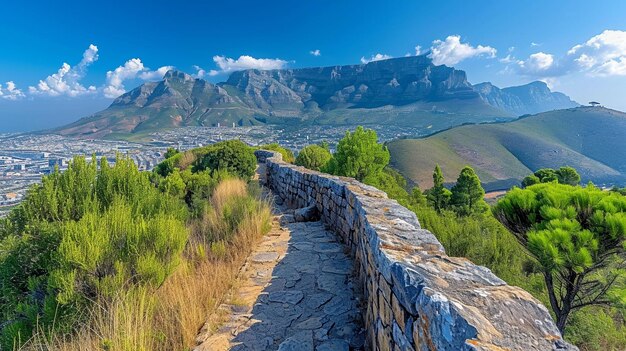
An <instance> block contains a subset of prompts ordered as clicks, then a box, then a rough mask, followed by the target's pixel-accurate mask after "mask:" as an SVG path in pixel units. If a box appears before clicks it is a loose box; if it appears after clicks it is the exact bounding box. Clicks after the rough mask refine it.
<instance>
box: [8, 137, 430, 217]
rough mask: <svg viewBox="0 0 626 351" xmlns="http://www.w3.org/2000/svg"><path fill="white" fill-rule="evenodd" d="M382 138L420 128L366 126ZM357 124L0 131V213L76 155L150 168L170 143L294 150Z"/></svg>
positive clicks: (331, 139) (182, 147) (332, 139)
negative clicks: (109, 136)
mask: <svg viewBox="0 0 626 351" xmlns="http://www.w3.org/2000/svg"><path fill="white" fill-rule="evenodd" d="M368 127H370V128H372V129H375V130H376V131H377V132H378V135H379V138H380V140H381V141H389V140H393V139H397V138H403V137H410V136H419V135H420V134H421V133H423V128H422V129H420V128H406V127H394V126H382V125H371V126H368ZM354 128H356V126H349V125H344V126H306V127H302V126H293V127H284V126H281V127H278V126H254V127H184V128H177V129H172V130H169V131H164V132H156V133H153V134H151V136H150V137H149V140H147V141H146V142H127V141H115V140H98V139H90V140H87V139H76V138H69V137H63V136H60V135H55V134H37V133H26V134H14V133H5V134H0V216H5V215H6V214H7V213H8V211H9V210H10V209H11V208H12V207H14V206H15V205H16V204H18V203H19V202H20V201H21V200H22V199H23V197H24V196H25V195H26V192H27V190H28V188H29V187H30V186H31V185H32V184H34V183H37V182H39V181H41V177H42V176H43V175H45V174H49V173H50V172H53V171H54V169H55V168H57V167H58V168H59V170H64V169H66V168H67V165H68V162H69V161H70V160H71V159H72V158H73V157H74V156H79V155H82V156H86V157H91V156H95V157H96V158H97V159H98V160H99V159H100V158H102V157H106V158H107V160H108V161H109V163H113V162H115V157H116V155H117V154H122V155H127V156H129V157H130V158H132V159H133V161H134V162H135V163H136V164H137V166H138V167H139V169H141V170H151V169H152V168H153V167H154V166H156V165H157V164H158V163H159V162H160V161H162V160H163V155H164V153H165V151H166V150H167V149H168V148H170V147H173V148H176V149H179V150H188V149H191V148H195V147H199V146H203V145H209V144H212V143H215V142H218V141H221V140H229V139H240V140H242V141H244V142H246V143H247V144H249V145H251V146H258V145H265V144H270V143H279V144H280V145H282V146H285V147H288V148H290V149H292V150H294V151H298V150H300V149H302V148H303V147H304V146H306V145H309V144H315V143H320V142H322V141H326V142H328V143H329V144H330V145H331V146H332V145H335V144H336V143H337V141H338V140H339V139H341V138H342V137H343V136H344V134H345V132H346V130H352V129H354Z"/></svg>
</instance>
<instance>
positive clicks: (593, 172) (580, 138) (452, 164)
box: [387, 107, 626, 191]
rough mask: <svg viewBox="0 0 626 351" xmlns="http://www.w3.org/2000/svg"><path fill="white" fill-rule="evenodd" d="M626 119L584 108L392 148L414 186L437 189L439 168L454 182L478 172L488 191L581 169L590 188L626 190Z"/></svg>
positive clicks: (454, 132) (393, 144)
mask: <svg viewBox="0 0 626 351" xmlns="http://www.w3.org/2000/svg"><path fill="white" fill-rule="evenodd" d="M624 135H626V114H625V113H622V112H619V111H614V110H610V109H605V108H587V107H580V108H574V109H568V110H558V111H550V112H544V113H540V114H537V115H533V116H528V117H524V118H520V119H518V120H515V121H512V122H507V123H496V124H474V125H464V126H459V127H455V128H452V129H449V130H446V131H443V132H440V133H435V134H432V135H429V136H427V137H424V138H419V139H400V140H394V141H392V142H389V143H388V144H387V146H388V147H389V151H390V153H391V165H392V166H393V167H394V168H396V169H397V170H398V171H400V172H401V173H402V174H403V175H405V176H406V177H407V178H409V179H410V180H411V181H412V182H413V183H416V184H419V185H420V186H421V187H422V188H424V189H427V188H430V187H431V186H432V179H431V171H432V169H433V168H434V167H435V164H439V166H440V168H441V170H442V172H443V175H444V176H445V177H446V178H448V179H450V180H453V179H454V178H456V176H457V175H458V174H459V173H460V171H461V169H463V167H465V166H466V165H470V166H472V168H474V171H475V172H476V174H477V175H478V176H479V177H480V179H481V181H482V182H483V186H484V187H485V189H486V190H487V191H493V190H502V189H508V188H510V187H512V186H513V185H519V182H520V181H522V179H523V178H524V177H526V176H527V175H529V174H530V173H533V172H534V171H535V170H538V169H541V168H559V167H561V166H571V167H574V168H576V170H577V171H578V173H579V174H580V176H581V177H582V180H583V182H584V183H587V182H588V181H593V182H594V183H597V184H603V183H616V182H617V183H620V184H626V172H625V170H626V148H625V147H624V138H623V136H624Z"/></svg>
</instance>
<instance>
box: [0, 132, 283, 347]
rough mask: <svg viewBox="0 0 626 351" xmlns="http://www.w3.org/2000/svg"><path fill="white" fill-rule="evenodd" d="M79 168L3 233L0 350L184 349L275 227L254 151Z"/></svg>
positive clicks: (59, 177)
mask: <svg viewBox="0 0 626 351" xmlns="http://www.w3.org/2000/svg"><path fill="white" fill-rule="evenodd" d="M242 144H243V143H241V144H240V142H230V141H229V142H223V143H218V144H215V145H212V146H210V147H206V148H202V149H196V150H190V151H187V152H184V153H179V152H175V151H171V152H168V156H170V157H169V158H168V159H167V160H165V161H164V162H163V163H162V164H161V165H159V167H157V169H156V170H155V172H154V173H148V172H140V171H139V170H138V169H137V167H136V166H135V165H134V163H133V162H132V160H130V159H129V158H126V157H122V156H118V158H117V160H116V162H115V165H113V166H110V165H108V164H107V161H106V158H102V160H101V161H100V163H99V167H98V164H97V162H96V159H95V158H92V159H91V160H87V159H85V158H83V157H76V158H75V159H74V160H73V161H72V162H71V164H70V165H69V167H68V169H67V171H65V172H63V173H59V172H55V173H52V174H51V175H49V176H46V177H44V178H43V180H42V183H41V184H37V185H34V186H33V187H32V188H31V189H30V191H29V192H28V195H27V196H26V198H25V200H24V201H23V202H22V203H21V204H20V205H19V206H18V207H17V208H16V209H14V210H13V211H11V212H10V214H9V215H8V217H7V218H5V219H3V220H2V221H1V223H0V249H1V250H0V290H1V293H0V313H2V315H3V317H4V320H5V321H6V322H4V323H3V324H2V325H1V326H0V342H1V346H0V348H1V349H3V350H11V349H18V348H24V349H33V350H35V349H37V350H40V349H45V350H48V349H54V350H77V349H90V350H100V349H103V350H182V349H187V348H189V347H191V346H193V344H194V339H195V337H196V334H197V332H198V330H199V328H200V327H201V326H202V324H203V323H204V322H205V318H206V316H207V315H208V314H209V312H210V311H211V310H212V309H214V308H216V306H217V305H218V304H219V301H220V299H221V298H222V296H223V295H224V294H225V293H226V291H227V290H228V289H229V287H230V285H231V284H232V281H233V278H234V276H235V274H236V272H237V270H238V268H239V267H240V265H241V264H242V262H243V260H244V258H245V257H246V256H247V254H248V252H249V251H250V247H251V246H252V243H253V242H254V241H255V240H256V239H257V238H258V237H259V236H260V235H262V234H263V233H264V232H266V231H267V230H268V229H269V227H268V225H269V218H270V212H269V207H268V205H267V204H266V203H265V202H264V201H263V200H262V199H261V195H260V192H259V191H258V189H256V187H255V183H249V179H250V176H251V175H252V174H253V172H254V166H255V164H251V163H250V160H254V154H253V150H252V149H251V148H249V147H247V146H245V144H243V145H242Z"/></svg>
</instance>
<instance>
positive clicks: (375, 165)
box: [326, 126, 389, 181]
mask: <svg viewBox="0 0 626 351" xmlns="http://www.w3.org/2000/svg"><path fill="white" fill-rule="evenodd" d="M388 163H389V150H387V148H386V147H385V146H384V145H383V144H379V143H378V137H377V135H376V132H375V131H374V130H372V129H364V128H363V127H361V126H359V127H357V128H356V130H355V131H354V132H352V133H351V132H350V131H346V135H345V136H344V137H343V139H341V140H340V141H339V143H338V144H337V151H336V152H335V154H334V155H333V157H332V159H331V160H330V162H329V163H328V166H327V167H326V171H327V172H328V173H331V174H336V175H341V176H346V177H353V178H356V179H357V180H359V181H362V180H364V179H365V178H367V177H370V179H371V177H373V176H376V175H378V174H380V173H381V172H382V170H383V169H384V168H385V167H386V166H387V164H388Z"/></svg>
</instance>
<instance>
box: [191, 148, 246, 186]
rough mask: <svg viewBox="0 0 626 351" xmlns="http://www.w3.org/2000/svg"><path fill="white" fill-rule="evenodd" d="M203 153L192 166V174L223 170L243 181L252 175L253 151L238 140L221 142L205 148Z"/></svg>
mask: <svg viewBox="0 0 626 351" xmlns="http://www.w3.org/2000/svg"><path fill="white" fill-rule="evenodd" d="M203 152H204V154H203V155H202V156H201V157H200V158H198V160H197V161H196V163H195V165H194V169H193V170H194V172H200V171H203V170H206V169H209V170H212V171H213V170H225V171H227V172H229V173H231V174H233V175H236V176H238V177H241V178H244V179H249V178H251V177H252V176H253V175H254V171H255V169H256V157H255V156H254V150H253V149H252V148H251V147H249V146H248V145H246V144H245V143H244V142H242V141H240V140H228V141H222V142H219V143H216V144H213V145H210V146H208V147H206V148H205V150H203Z"/></svg>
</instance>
